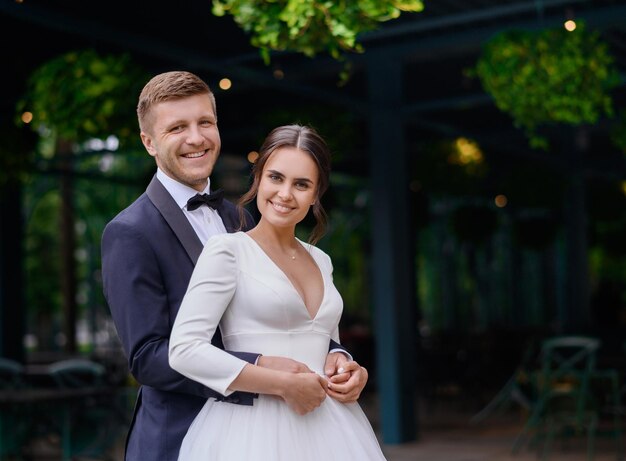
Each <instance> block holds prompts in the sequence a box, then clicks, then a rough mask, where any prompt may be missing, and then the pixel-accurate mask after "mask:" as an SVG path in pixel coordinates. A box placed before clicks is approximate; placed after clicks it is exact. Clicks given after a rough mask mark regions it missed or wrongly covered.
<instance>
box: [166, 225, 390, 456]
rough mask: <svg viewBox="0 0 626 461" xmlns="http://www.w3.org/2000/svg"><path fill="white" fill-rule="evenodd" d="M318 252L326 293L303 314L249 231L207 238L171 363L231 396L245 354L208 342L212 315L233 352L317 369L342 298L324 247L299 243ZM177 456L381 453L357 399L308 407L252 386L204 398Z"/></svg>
mask: <svg viewBox="0 0 626 461" xmlns="http://www.w3.org/2000/svg"><path fill="white" fill-rule="evenodd" d="M300 243H301V244H302V245H303V246H304V247H305V248H306V249H307V251H309V252H310V254H311V255H312V256H313V258H314V260H315V261H316V263H317V265H318V267H319V269H320V272H321V274H322V277H323V281H324V297H323V300H322V303H321V305H320V308H319V310H318V312H317V314H316V315H315V317H314V318H311V316H310V314H309V312H308V311H307V309H306V306H305V304H304V302H303V300H302V298H301V297H300V295H299V293H298V292H297V291H296V289H295V288H294V287H293V285H292V284H291V282H290V281H289V279H288V278H287V276H286V275H285V274H284V273H283V272H282V271H281V270H280V269H279V268H278V266H277V265H276V264H275V263H274V262H273V261H272V260H271V259H270V258H269V257H268V256H267V255H266V254H265V252H264V251H263V250H262V249H261V247H260V246H259V245H258V244H257V243H256V242H255V241H254V240H253V239H252V238H251V237H249V236H248V235H247V234H245V233H243V232H237V233H234V234H220V235H216V236H214V237H212V238H211V239H209V241H208V243H207V244H206V246H205V248H204V250H203V252H202V255H201V256H200V259H199V260H198V263H197V266H196V270H195V271H194V275H193V276H192V278H191V281H190V284H189V290H188V293H187V295H186V296H185V299H184V301H183V303H182V305H181V309H180V311H179V313H178V316H177V318H176V321H175V325H174V329H173V332H172V337H171V339H170V363H172V366H173V367H174V368H175V369H177V370H178V371H179V372H181V373H183V374H185V375H187V376H188V377H190V378H192V379H195V380H196V381H199V382H201V383H203V384H205V385H206V386H208V387H210V388H212V389H214V390H217V391H219V392H220V393H222V394H224V395H229V394H230V393H231V392H230V391H229V390H228V385H229V384H230V383H231V382H232V381H233V380H234V379H235V378H236V377H237V375H238V374H239V372H240V371H241V369H242V368H243V366H244V365H245V363H246V362H243V361H241V360H240V359H238V358H236V357H234V356H232V355H230V354H228V353H226V352H224V351H222V350H220V349H218V348H216V347H214V346H212V345H211V344H210V342H209V338H211V337H212V336H213V333H214V332H215V329H216V327H217V325H218V323H219V326H220V330H221V332H222V337H223V340H224V345H225V347H226V349H228V350H232V351H245V352H255V353H261V354H264V355H272V356H284V357H290V358H292V359H294V360H298V361H300V362H303V363H305V364H307V365H308V366H309V368H310V369H312V370H314V371H315V372H317V373H319V374H320V375H323V367H324V362H325V359H326V355H327V354H328V348H329V341H330V339H331V338H332V339H334V340H335V341H337V342H338V341H339V332H338V324H339V319H340V317H341V312H342V309H343V301H342V299H341V296H340V295H339V292H338V291H337V289H336V288H335V286H334V284H333V281H332V264H331V261H330V258H329V257H328V255H326V253H324V252H323V251H321V250H320V249H318V248H317V247H314V246H311V245H308V244H305V243H303V242H300ZM178 459H179V461H239V460H241V461H254V460H259V461H308V460H311V461H320V460H324V461H329V460H337V461H348V460H354V461H367V460H384V459H385V458H384V456H383V453H382V451H381V449H380V446H379V443H378V440H377V439H376V435H375V433H374V431H373V430H372V427H371V425H370V423H369V421H368V419H367V417H366V416H365V414H364V413H363V411H362V409H361V407H360V406H359V404H358V403H351V404H343V403H339V402H337V401H336V400H334V399H332V398H330V397H327V398H326V399H325V400H324V401H323V403H322V405H321V406H320V407H318V408H316V409H315V410H314V411H312V412H310V413H308V414H306V415H303V416H301V415H298V414H297V413H295V412H294V411H293V410H292V409H291V408H289V407H288V406H287V404H285V403H284V401H283V400H282V399H280V398H277V397H273V396H267V395H259V397H258V398H256V399H254V404H253V405H251V406H250V405H237V404H233V403H225V402H218V401H216V400H214V399H209V400H208V401H207V403H206V404H205V405H204V407H203V408H202V410H201V411H200V413H199V414H198V416H197V417H196V418H195V420H194V421H193V423H192V425H191V427H190V428H189V430H188V431H187V435H186V436H185V438H184V440H183V444H182V448H181V451H180V455H179V458H178Z"/></svg>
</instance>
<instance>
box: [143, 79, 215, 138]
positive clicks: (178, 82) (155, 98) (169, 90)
mask: <svg viewBox="0 0 626 461" xmlns="http://www.w3.org/2000/svg"><path fill="white" fill-rule="evenodd" d="M199 94H207V95H209V98H210V99H211V104H212V105H213V113H214V114H215V116H216V117H217V111H216V107H215V96H214V95H213V92H212V91H211V89H210V88H209V86H208V85H207V84H206V82H205V81H204V80H202V79H201V78H200V77H198V76H197V75H195V74H192V73H191V72H186V71H172V72H163V73H162V74H158V75H155V76H154V77H152V79H150V81H149V82H148V83H146V85H145V86H144V87H143V90H142V91H141V94H140V95H139V102H138V103H137V119H138V121H139V129H140V130H141V131H149V130H150V129H151V128H152V120H151V117H150V110H151V109H152V106H154V105H155V104H158V103H160V102H163V101H172V100H176V99H184V98H189V97H191V96H196V95H199Z"/></svg>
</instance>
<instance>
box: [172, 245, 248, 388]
mask: <svg viewBox="0 0 626 461" xmlns="http://www.w3.org/2000/svg"><path fill="white" fill-rule="evenodd" d="M238 273H239V271H238V268H237V263H236V260H235V255H234V252H233V251H232V249H231V248H230V247H229V246H228V245H225V244H224V241H223V240H222V239H220V238H216V237H214V238H211V239H209V241H208V242H207V244H206V245H205V247H204V249H203V251H202V254H201V255H200V258H199V259H198V262H197V264H196V267H195V269H194V272H193V275H192V276H191V280H190V282H189V287H188V289H187V293H186V294H185V297H184V298H183V301H182V304H181V306H180V310H179V312H178V315H177V316H176V320H175V322H174V326H173V328H172V334H171V337H170V344H169V362H170V366H171V367H172V368H173V369H175V370H176V371H178V372H179V373H181V374H183V375H185V376H187V377H188V378H191V379H193V380H195V381H198V382H200V383H202V384H204V385H205V386H208V387H210V388H211V389H214V390H216V391H217V392H219V393H221V394H222V395H225V396H227V395H229V394H231V393H232V391H231V390H229V389H228V386H229V385H230V384H231V383H232V382H233V380H234V379H235V378H236V377H237V376H238V375H239V373H240V372H241V370H242V369H243V367H244V366H245V365H246V363H247V362H246V361H244V360H241V359H239V358H237V357H234V356H232V355H230V354H228V353H226V352H224V351H223V350H221V349H219V348H217V347H215V346H213V345H212V344H211V338H212V337H213V334H214V333H215V330H216V329H217V326H218V324H219V322H220V319H221V318H222V315H223V314H224V311H225V310H226V308H227V307H228V304H229V302H230V300H231V299H232V297H233V294H234V293H235V289H236V286H237V278H238Z"/></svg>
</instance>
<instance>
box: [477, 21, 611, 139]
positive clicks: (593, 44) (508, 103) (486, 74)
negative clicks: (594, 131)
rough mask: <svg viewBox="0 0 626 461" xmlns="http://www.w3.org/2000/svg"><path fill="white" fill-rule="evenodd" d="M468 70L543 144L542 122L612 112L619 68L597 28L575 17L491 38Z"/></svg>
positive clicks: (581, 120)
mask: <svg viewBox="0 0 626 461" xmlns="http://www.w3.org/2000/svg"><path fill="white" fill-rule="evenodd" d="M469 74H470V75H473V76H478V78H479V79H480V81H481V83H482V85H483V87H484V89H485V90H486V91H487V92H488V93H489V94H491V95H492V96H493V98H494V100H495V104H496V106H497V107H498V108H499V109H500V110H502V111H504V112H506V113H508V114H510V115H511V117H512V118H513V120H514V122H515V124H516V125H517V126H519V127H521V128H522V129H524V130H525V131H526V133H527V134H528V136H529V138H530V142H531V145H533V146H534V147H543V148H545V147H547V142H546V140H545V139H544V138H542V137H540V136H538V135H537V132H536V129H537V127H538V126H540V125H542V124H550V123H564V124H569V125H581V124H585V123H589V124H594V123H596V122H597V121H598V120H599V118H600V117H601V116H603V115H607V116H611V115H612V113H613V110H612V98H611V94H610V91H611V90H612V89H613V88H614V87H615V86H617V85H618V84H619V81H620V79H619V74H618V72H617V70H616V68H615V66H614V61H613V58H612V56H611V54H610V53H609V50H608V48H607V46H606V44H605V43H604V42H603V41H602V40H601V39H600V36H599V34H598V33H597V32H592V31H589V30H587V29H586V27H585V26H584V24H582V23H579V24H578V27H577V28H576V29H575V30H574V31H573V32H568V31H566V30H565V29H564V28H558V29H544V30H540V31H537V32H531V31H519V30H515V31H506V32H503V33H501V34H498V35H497V36H495V37H494V38H493V39H492V40H490V41H489V42H488V43H487V44H486V46H485V48H484V50H483V54H482V56H481V57H480V59H479V60H478V62H477V64H476V66H475V67H474V68H473V69H471V70H469Z"/></svg>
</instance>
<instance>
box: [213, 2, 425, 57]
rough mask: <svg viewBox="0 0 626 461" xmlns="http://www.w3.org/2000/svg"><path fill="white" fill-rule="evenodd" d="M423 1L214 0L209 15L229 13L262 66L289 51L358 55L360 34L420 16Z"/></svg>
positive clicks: (338, 55) (313, 54)
mask: <svg viewBox="0 0 626 461" xmlns="http://www.w3.org/2000/svg"><path fill="white" fill-rule="evenodd" d="M423 8H424V5H423V2H422V0H350V1H346V0H342V1H320V0H214V1H213V14H215V15H216V16H224V15H225V14H230V15H232V16H233V18H234V19H235V22H236V23H237V24H239V25H240V26H241V27H242V28H243V30H245V31H246V32H248V33H250V34H251V36H252V37H251V43H252V45H254V46H256V47H258V48H260V49H261V53H262V56H263V57H264V59H265V62H266V63H267V62H269V52H270V50H277V51H283V50H293V51H298V52H301V53H303V54H305V55H306V56H311V57H312V56H315V55H316V54H318V53H321V52H324V51H327V52H328V53H330V55H331V56H333V57H334V58H337V59H338V58H340V56H341V53H342V52H343V51H354V52H361V51H362V50H363V48H362V46H361V45H360V44H359V43H357V38H358V35H359V34H361V33H363V32H367V31H371V30H373V29H375V28H376V27H378V25H379V24H380V23H381V22H384V21H389V20H391V19H395V18H397V17H399V16H400V14H401V13H402V12H419V11H422V10H423Z"/></svg>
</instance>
